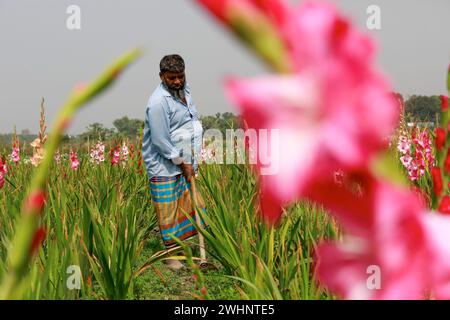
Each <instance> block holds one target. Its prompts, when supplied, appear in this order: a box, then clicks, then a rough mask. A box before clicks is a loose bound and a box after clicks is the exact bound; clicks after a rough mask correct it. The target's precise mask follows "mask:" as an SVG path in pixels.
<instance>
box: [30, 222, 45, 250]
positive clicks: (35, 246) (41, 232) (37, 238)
mask: <svg viewBox="0 0 450 320" xmlns="http://www.w3.org/2000/svg"><path fill="white" fill-rule="evenodd" d="M45 236H46V232H45V229H44V228H39V229H38V230H37V231H36V232H35V234H34V236H33V240H32V242H31V247H30V255H35V254H36V253H37V252H38V250H39V247H40V246H41V244H42V242H43V241H44V239H45Z"/></svg>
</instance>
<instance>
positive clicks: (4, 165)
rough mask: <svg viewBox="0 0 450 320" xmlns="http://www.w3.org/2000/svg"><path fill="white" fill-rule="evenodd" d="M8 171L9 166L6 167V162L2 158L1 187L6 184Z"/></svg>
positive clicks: (0, 169) (0, 170) (0, 165)
mask: <svg viewBox="0 0 450 320" xmlns="http://www.w3.org/2000/svg"><path fill="white" fill-rule="evenodd" d="M7 172H8V168H7V167H6V162H4V161H3V160H2V159H1V158H0V189H2V188H3V186H4V185H5V176H6V173H7Z"/></svg>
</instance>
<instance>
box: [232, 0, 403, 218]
mask: <svg viewBox="0 0 450 320" xmlns="http://www.w3.org/2000/svg"><path fill="white" fill-rule="evenodd" d="M283 30H284V31H283V32H284V34H285V38H286V39H292V40H291V41H290V43H291V44H293V45H292V46H291V48H292V52H291V53H292V57H293V61H294V63H295V65H296V72H295V74H292V75H286V76H266V77H262V78H260V79H256V80H234V79H233V80H229V81H228V83H227V93H228V96H229V97H230V99H231V100H232V101H233V102H234V104H236V105H237V106H238V109H239V111H240V113H241V114H242V116H243V118H244V120H245V121H246V122H247V123H248V125H249V127H250V128H253V129H257V130H260V129H277V130H279V143H275V142H273V141H271V140H270V139H269V143H268V144H267V146H265V147H263V148H261V145H259V147H260V150H259V152H258V154H259V155H261V154H266V153H267V152H268V151H271V153H272V154H273V153H277V152H278V153H279V156H278V157H276V159H275V160H274V161H277V163H274V166H275V167H276V168H278V172H276V173H275V174H273V175H265V176H262V177H261V188H262V194H261V205H262V208H263V212H264V216H265V217H266V219H267V220H268V221H269V222H271V223H273V222H276V221H277V220H278V219H279V217H280V214H281V206H282V205H283V204H286V203H288V202H290V201H292V200H295V199H297V198H298V197H300V196H301V195H303V194H304V193H305V190H306V189H307V186H308V183H310V182H311V181H313V180H314V179H317V178H318V177H320V176H323V175H325V176H328V175H329V174H330V173H332V172H334V171H335V170H337V169H343V170H344V171H345V170H347V169H352V168H359V167H367V165H368V163H369V161H370V160H371V158H372V156H373V155H374V154H375V153H376V152H378V151H380V149H382V148H383V147H384V146H385V144H386V143H385V142H384V141H383V138H384V137H386V136H389V135H390V134H391V132H392V131H393V129H394V126H395V124H396V121H397V117H398V105H397V103H396V101H395V100H394V98H393V97H392V96H391V95H390V94H389V92H390V91H391V90H390V87H389V85H388V83H387V82H386V80H385V79H384V78H383V77H382V76H381V75H380V74H378V73H377V72H376V71H375V69H374V67H373V57H374V48H373V45H372V42H371V41H370V40H369V39H368V38H367V37H365V36H363V35H361V34H359V33H358V32H357V31H356V30H355V29H354V28H352V27H351V25H350V23H349V22H348V21H347V20H345V19H344V18H342V17H341V16H340V15H338V13H337V11H336V9H335V8H334V7H333V6H331V5H328V4H323V3H320V4H318V3H309V2H308V3H306V4H303V5H301V6H300V7H299V8H298V9H296V10H295V11H294V14H292V15H290V16H289V19H288V21H286V22H285V25H284V27H283ZM260 138H261V137H260V136H258V139H260ZM258 167H259V169H260V170H261V168H262V167H263V165H262V163H261V161H258Z"/></svg>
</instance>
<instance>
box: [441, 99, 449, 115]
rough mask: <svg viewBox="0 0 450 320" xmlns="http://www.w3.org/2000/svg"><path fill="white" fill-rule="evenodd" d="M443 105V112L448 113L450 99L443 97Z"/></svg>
mask: <svg viewBox="0 0 450 320" xmlns="http://www.w3.org/2000/svg"><path fill="white" fill-rule="evenodd" d="M441 103H442V111H446V110H447V109H448V97H447V96H443V95H442V96H441Z"/></svg>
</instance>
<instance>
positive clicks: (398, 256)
mask: <svg viewBox="0 0 450 320" xmlns="http://www.w3.org/2000/svg"><path fill="white" fill-rule="evenodd" d="M371 190H372V191H371V196H370V198H369V199H371V202H372V208H373V209H372V211H371V213H370V214H369V215H367V212H366V211H365V210H361V211H359V212H360V215H363V216H365V217H366V218H367V219H365V220H364V221H365V222H366V224H365V225H364V226H363V225H362V224H361V225H360V227H363V228H361V229H360V230H364V232H359V234H358V235H356V236H350V237H344V241H343V242H342V243H338V244H323V245H320V246H319V248H318V251H317V255H318V257H319V259H318V265H317V272H318V279H319V280H320V281H321V282H322V283H323V284H325V285H327V287H328V288H330V289H331V290H332V291H334V292H336V293H338V294H339V296H340V297H342V298H346V299H423V298H426V297H429V296H430V295H431V296H433V297H436V298H438V299H449V298H450V234H449V232H448V230H449V229H450V217H447V216H442V215H438V214H434V213H428V212H426V211H425V209H424V207H423V206H422V205H421V201H420V199H419V197H418V196H417V195H415V194H414V193H412V192H410V191H408V190H401V189H398V188H397V187H394V186H391V185H388V184H384V183H380V182H375V183H374V185H373V188H372V189H371ZM354 209H355V208H354ZM353 214H354V215H355V216H356V215H358V211H357V210H354V211H353ZM344 221H345V220H344ZM373 270H378V271H379V273H378V274H375V273H372V272H373ZM373 277H378V280H379V286H378V287H374V286H373V284H374V283H372V282H371V281H372V280H373Z"/></svg>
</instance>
